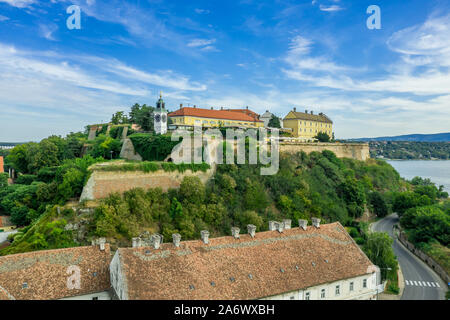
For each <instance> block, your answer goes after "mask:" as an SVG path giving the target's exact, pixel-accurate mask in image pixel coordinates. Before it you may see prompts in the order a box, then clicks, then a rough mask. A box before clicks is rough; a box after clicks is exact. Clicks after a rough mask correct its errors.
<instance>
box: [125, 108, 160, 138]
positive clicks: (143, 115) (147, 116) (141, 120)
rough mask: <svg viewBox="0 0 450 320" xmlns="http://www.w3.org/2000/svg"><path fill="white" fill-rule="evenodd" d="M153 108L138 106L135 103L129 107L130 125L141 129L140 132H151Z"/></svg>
mask: <svg viewBox="0 0 450 320" xmlns="http://www.w3.org/2000/svg"><path fill="white" fill-rule="evenodd" d="M154 110H155V108H154V107H151V106H147V105H146V104H144V105H142V106H141V105H139V104H138V103H135V104H134V105H133V106H132V107H131V111H130V114H129V117H130V121H131V123H135V124H137V125H139V126H140V127H141V129H142V130H144V131H146V132H152V131H153V111H154Z"/></svg>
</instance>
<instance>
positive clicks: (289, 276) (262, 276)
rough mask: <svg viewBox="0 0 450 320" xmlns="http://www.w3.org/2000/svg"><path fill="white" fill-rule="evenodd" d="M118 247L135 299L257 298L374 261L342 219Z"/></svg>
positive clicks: (350, 273) (360, 269) (347, 273)
mask: <svg viewBox="0 0 450 320" xmlns="http://www.w3.org/2000/svg"><path fill="white" fill-rule="evenodd" d="M119 252H120V258H121V266H122V270H124V271H123V272H124V274H125V277H126V282H127V287H128V298H129V299H130V300H134V299H256V298H262V297H267V296H272V295H276V294H280V293H284V292H289V291H293V290H297V289H301V288H308V287H311V286H316V285H319V284H323V283H327V282H333V281H336V280H340V279H346V278H352V277H356V276H360V275H364V274H366V273H367V272H368V271H367V270H368V267H369V266H371V265H372V263H371V262H370V260H369V259H368V258H367V256H366V255H365V254H364V253H363V252H362V251H361V250H360V249H359V247H358V246H357V244H356V243H355V242H354V241H353V239H352V238H351V237H350V236H349V235H348V233H347V232H346V231H345V229H344V228H343V227H342V225H341V224H339V223H331V224H327V225H322V226H321V227H320V229H316V228H314V227H312V226H310V227H308V229H307V230H306V231H305V230H303V229H300V228H293V229H289V230H285V231H284V232H283V233H281V234H280V233H278V231H267V232H260V233H256V236H255V237H254V238H251V237H250V235H248V234H241V235H240V239H234V238H233V237H221V238H215V239H210V240H209V244H208V245H205V244H204V243H203V242H202V241H200V240H199V241H184V242H181V245H180V247H179V248H175V247H174V246H173V245H172V244H171V243H165V244H163V245H162V246H161V248H160V249H158V250H154V249H152V248H150V247H141V248H121V249H119ZM281 269H283V272H282V271H281ZM231 278H233V279H232V280H230V279H231ZM212 282H214V285H212Z"/></svg>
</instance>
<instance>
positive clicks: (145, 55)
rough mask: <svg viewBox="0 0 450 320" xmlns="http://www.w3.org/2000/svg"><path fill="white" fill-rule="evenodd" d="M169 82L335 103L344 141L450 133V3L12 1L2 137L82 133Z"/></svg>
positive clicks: (1, 85)
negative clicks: (72, 10)
mask: <svg viewBox="0 0 450 320" xmlns="http://www.w3.org/2000/svg"><path fill="white" fill-rule="evenodd" d="M72 4H76V5H79V6H80V7H81V29H80V30H76V29H75V30H69V29H68V28H67V26H66V20H67V18H68V17H69V16H70V15H69V14H67V13H66V9H67V8H68V7H69V6H70V5H72ZM372 4H375V5H378V6H379V7H380V9H381V26H382V28H381V29H380V30H376V29H375V30H369V29H368V28H367V26H366V20H367V18H368V17H369V14H367V13H366V10H367V7H368V6H369V5H372ZM160 90H162V91H163V95H164V98H165V100H166V105H167V106H168V107H169V109H171V110H175V109H177V108H178V106H179V104H180V103H183V104H184V105H187V104H190V105H194V104H195V105H198V106H200V107H205V108H210V107H215V108H220V107H221V106H223V107H231V108H242V107H245V106H249V108H251V109H252V110H254V111H256V112H259V113H263V112H264V111H265V110H266V109H269V110H271V111H272V112H273V113H275V114H277V115H278V116H283V117H284V116H285V115H286V114H287V112H288V111H289V110H292V108H293V107H296V108H297V110H304V109H308V110H315V111H316V112H317V113H318V112H324V113H326V114H327V115H328V116H330V117H331V118H332V119H333V120H334V124H335V133H336V137H337V138H351V137H363V136H364V137H373V136H385V135H397V134H408V133H436V132H449V131H450V130H449V129H450V125H449V124H450V2H449V1H447V0H445V1H444V0H428V1H427V0H421V1H418V0H411V1H404V0H388V1H387V0H379V1H375V0H370V1H365V0H358V1H349V0H312V1H311V0H307V1H299V0H297V1H293V0H272V1H264V0H259V1H256V0H241V1H238V0H236V1H233V0H226V1H212V0H208V1H206V0H204V1H203V0H201V1H194V0H192V1H188V0H183V1H181V0H177V1H175V0H174V1H162V0H140V1H137V0H134V1H117V0H111V1H99V0H80V1H78V0H70V1H57V0H51V1H37V0H0V141H28V140H33V141H37V140H40V139H42V138H44V137H46V136H48V135H51V134H58V135H65V134H67V133H69V132H70V131H80V130H82V129H83V128H84V126H85V125H87V124H90V123H98V122H100V121H107V120H109V119H110V117H111V114H112V113H113V112H114V111H117V110H128V108H129V106H131V105H132V104H134V103H135V102H138V103H147V104H150V105H154V103H155V101H156V100H157V95H158V92H159V91H160Z"/></svg>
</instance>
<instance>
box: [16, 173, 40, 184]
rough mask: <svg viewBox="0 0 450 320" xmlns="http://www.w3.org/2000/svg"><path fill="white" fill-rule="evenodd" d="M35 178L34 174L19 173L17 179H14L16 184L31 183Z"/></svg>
mask: <svg viewBox="0 0 450 320" xmlns="http://www.w3.org/2000/svg"><path fill="white" fill-rule="evenodd" d="M36 180H37V175H34V174H21V175H20V176H18V177H17V179H16V180H15V181H14V182H15V183H17V184H26V185H30V184H32V183H33V181H36Z"/></svg>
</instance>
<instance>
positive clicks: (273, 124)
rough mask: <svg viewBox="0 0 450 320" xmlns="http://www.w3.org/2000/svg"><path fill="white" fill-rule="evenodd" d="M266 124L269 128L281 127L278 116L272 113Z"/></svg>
mask: <svg viewBox="0 0 450 320" xmlns="http://www.w3.org/2000/svg"><path fill="white" fill-rule="evenodd" d="M268 126H269V127H270V128H281V122H280V118H278V117H277V116H276V115H274V114H272V118H270V120H269V124H268Z"/></svg>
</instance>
